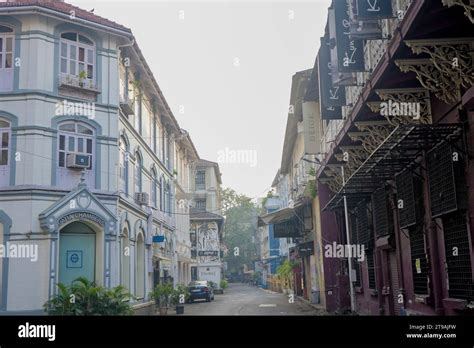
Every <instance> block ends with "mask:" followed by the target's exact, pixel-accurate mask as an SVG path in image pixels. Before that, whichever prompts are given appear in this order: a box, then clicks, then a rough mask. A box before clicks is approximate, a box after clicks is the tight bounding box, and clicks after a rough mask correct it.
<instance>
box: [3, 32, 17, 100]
mask: <svg viewBox="0 0 474 348" xmlns="http://www.w3.org/2000/svg"><path fill="white" fill-rule="evenodd" d="M14 44H15V41H14V36H13V29H12V28H10V27H7V26H5V25H2V24H0V91H9V90H11V89H12V88H13V53H14Z"/></svg>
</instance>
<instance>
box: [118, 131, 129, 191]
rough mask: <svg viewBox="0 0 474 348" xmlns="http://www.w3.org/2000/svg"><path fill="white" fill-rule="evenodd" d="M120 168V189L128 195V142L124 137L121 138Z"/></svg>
mask: <svg viewBox="0 0 474 348" xmlns="http://www.w3.org/2000/svg"><path fill="white" fill-rule="evenodd" d="M119 148H120V154H119V156H120V167H119V182H120V183H119V189H120V190H121V191H122V192H125V193H126V194H128V150H127V141H126V139H125V138H124V137H123V136H122V137H120V143H119Z"/></svg>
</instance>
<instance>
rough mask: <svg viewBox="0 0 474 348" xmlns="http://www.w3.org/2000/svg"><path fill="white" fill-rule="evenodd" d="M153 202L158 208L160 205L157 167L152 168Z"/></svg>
mask: <svg viewBox="0 0 474 348" xmlns="http://www.w3.org/2000/svg"><path fill="white" fill-rule="evenodd" d="M150 192H151V204H152V205H153V206H154V207H155V208H156V207H157V206H158V176H157V174H156V170H155V168H152V169H151V190H150Z"/></svg>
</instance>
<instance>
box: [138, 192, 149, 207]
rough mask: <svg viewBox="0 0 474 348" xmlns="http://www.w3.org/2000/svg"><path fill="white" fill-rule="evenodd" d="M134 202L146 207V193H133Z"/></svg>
mask: <svg viewBox="0 0 474 348" xmlns="http://www.w3.org/2000/svg"><path fill="white" fill-rule="evenodd" d="M135 201H136V202H137V203H138V204H142V205H148V202H149V200H148V193H146V192H136V193H135Z"/></svg>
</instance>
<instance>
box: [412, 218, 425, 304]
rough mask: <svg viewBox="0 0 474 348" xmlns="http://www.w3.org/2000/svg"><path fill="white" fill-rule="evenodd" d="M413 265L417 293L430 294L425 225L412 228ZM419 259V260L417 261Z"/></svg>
mask: <svg viewBox="0 0 474 348" xmlns="http://www.w3.org/2000/svg"><path fill="white" fill-rule="evenodd" d="M409 233H410V249H411V265H412V274H413V288H414V290H415V294H418V295H427V294H428V261H427V259H426V252H425V239H424V235H423V225H417V226H414V227H412V228H410V232H409ZM417 260H419V261H417Z"/></svg>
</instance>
